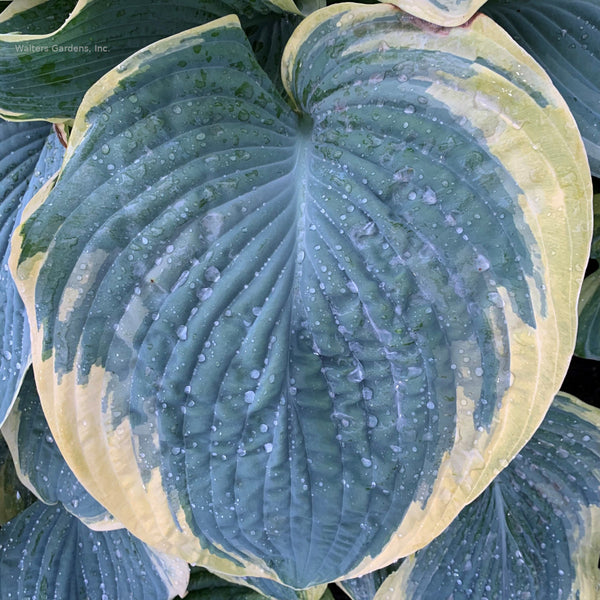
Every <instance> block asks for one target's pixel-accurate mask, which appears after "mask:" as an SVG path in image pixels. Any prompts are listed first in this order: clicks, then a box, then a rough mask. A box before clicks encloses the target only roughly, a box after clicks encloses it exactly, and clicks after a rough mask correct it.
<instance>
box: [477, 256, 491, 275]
mask: <svg viewBox="0 0 600 600" xmlns="http://www.w3.org/2000/svg"><path fill="white" fill-rule="evenodd" d="M475 268H476V269H477V270H478V271H479V272H483V271H487V270H488V269H489V268H490V261H489V260H488V259H487V258H486V257H485V256H483V255H482V254H478V255H477V257H476V258H475Z"/></svg>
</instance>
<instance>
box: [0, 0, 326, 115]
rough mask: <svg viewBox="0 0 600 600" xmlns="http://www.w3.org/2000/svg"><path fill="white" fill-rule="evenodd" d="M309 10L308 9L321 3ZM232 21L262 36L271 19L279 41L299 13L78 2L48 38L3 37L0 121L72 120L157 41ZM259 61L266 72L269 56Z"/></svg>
mask: <svg viewBox="0 0 600 600" xmlns="http://www.w3.org/2000/svg"><path fill="white" fill-rule="evenodd" d="M306 4H307V8H308V9H310V8H312V6H311V4H319V1H318V0H315V1H314V2H312V3H311V2H307V3H306ZM230 13H235V14H238V15H239V16H240V18H241V19H242V21H243V22H244V24H245V25H247V26H249V27H252V30H253V31H256V29H257V28H258V29H259V30H264V28H265V25H264V23H263V21H264V19H265V17H270V19H272V21H273V26H274V28H275V31H276V35H275V36H274V37H275V40H276V39H278V35H279V34H280V33H281V32H282V31H284V32H285V31H287V28H286V26H285V25H281V26H280V24H279V18H280V17H281V16H282V15H283V20H284V22H285V21H286V19H287V17H286V16H285V15H287V14H296V15H300V10H299V9H298V8H297V7H296V5H295V4H294V2H293V0H254V1H250V0H220V1H219V2H214V1H213V0H175V1H174V0H151V1H150V2H143V3H141V4H140V3H135V2H134V3H132V2H130V1H129V0H117V1H115V2H106V1H105V0H79V2H77V5H76V6H75V8H74V9H73V11H72V12H71V14H70V15H69V17H68V19H67V20H66V21H65V22H64V23H63V24H62V25H61V26H60V27H59V28H58V29H57V30H56V31H53V32H52V33H47V34H39V35H29V34H27V35H21V34H13V33H8V34H0V115H2V116H3V117H5V118H10V119H15V120H16V119H46V120H49V121H55V122H60V121H66V120H69V119H72V118H73V117H74V115H75V112H76V110H77V107H78V105H79V103H80V101H81V99H82V97H83V95H84V93H85V92H86V91H87V90H88V88H89V87H90V86H91V85H92V84H93V83H94V82H95V81H97V80H98V79H99V78H100V77H101V76H102V75H103V74H104V73H106V72H107V71H108V70H109V69H111V68H112V67H114V66H116V65H117V64H118V63H120V62H121V61H122V60H123V59H125V58H127V57H128V56H129V55H131V54H132V53H134V52H135V51H137V50H139V49H140V48H142V47H144V46H145V45H147V44H150V43H151V42H154V41H155V40H159V39H161V38H163V37H166V36H169V35H171V34H174V33H177V32H179V31H183V30H184V29H187V28H188V27H190V26H192V25H194V24H198V25H200V24H202V23H207V22H208V21H211V20H212V19H215V18H217V17H222V16H225V15H228V14H230ZM28 15H29V11H28V12H27V13H26V15H25V17H27V16H28ZM274 15H278V16H274ZM34 17H35V15H33V16H32V17H31V18H32V19H33V18H34ZM270 19H269V20H270ZM258 42H260V37H259V38H258ZM261 56H263V55H262V54H261ZM264 57H265V59H266V60H267V62H266V64H267V66H268V65H269V64H270V62H269V60H270V59H269V53H266V54H265V55H264Z"/></svg>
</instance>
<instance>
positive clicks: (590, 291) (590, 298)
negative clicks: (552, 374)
mask: <svg viewBox="0 0 600 600" xmlns="http://www.w3.org/2000/svg"><path fill="white" fill-rule="evenodd" d="M591 258H593V259H594V260H596V261H597V260H599V259H600V194H596V195H595V196H594V234H593V237H592V249H591ZM575 354H577V355H578V356H581V357H582V358H590V359H593V360H600V270H596V271H594V272H593V273H591V274H590V275H588V276H587V277H586V278H585V280H584V282H583V285H582V287H581V295H580V298H579V327H578V329H577V343H576V344H575Z"/></svg>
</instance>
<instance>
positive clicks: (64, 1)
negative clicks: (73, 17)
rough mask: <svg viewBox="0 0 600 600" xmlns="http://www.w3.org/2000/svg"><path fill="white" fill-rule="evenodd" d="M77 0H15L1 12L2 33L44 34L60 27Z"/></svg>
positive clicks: (0, 30) (0, 26)
mask: <svg viewBox="0 0 600 600" xmlns="http://www.w3.org/2000/svg"><path fill="white" fill-rule="evenodd" d="M75 4H77V0H36V1H34V2H32V1H31V0H13V2H10V3H9V6H7V7H6V8H5V9H4V10H3V11H2V12H1V13H0V33H21V34H26V35H44V34H46V33H51V32H52V31H55V30H56V29H58V28H59V27H60V26H61V25H62V24H63V23H64V22H65V21H66V20H67V17H68V16H69V14H70V12H71V11H72V10H73V8H74V7H75Z"/></svg>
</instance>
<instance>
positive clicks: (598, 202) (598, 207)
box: [590, 194, 600, 260]
mask: <svg viewBox="0 0 600 600" xmlns="http://www.w3.org/2000/svg"><path fill="white" fill-rule="evenodd" d="M590 258H593V259H595V260H600V194H595V195H594V233H593V235H592V250H591V252H590Z"/></svg>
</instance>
